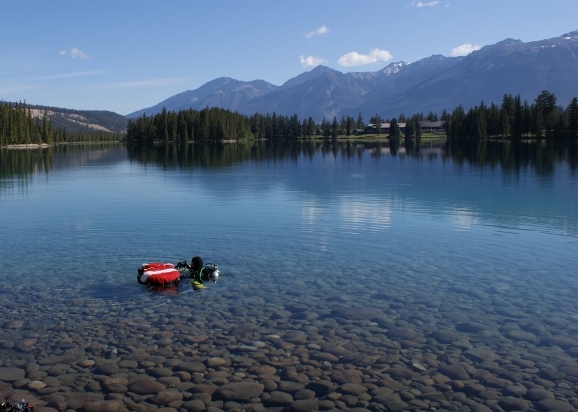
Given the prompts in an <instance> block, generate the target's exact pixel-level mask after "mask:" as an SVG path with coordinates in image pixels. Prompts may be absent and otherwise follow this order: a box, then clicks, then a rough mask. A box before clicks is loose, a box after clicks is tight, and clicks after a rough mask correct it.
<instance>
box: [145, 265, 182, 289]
mask: <svg viewBox="0 0 578 412" xmlns="http://www.w3.org/2000/svg"><path fill="white" fill-rule="evenodd" d="M137 279H138V282H139V283H141V284H143V285H150V286H166V285H175V284H177V283H179V281H180V280H181V272H179V271H178V270H177V269H175V265H173V264H172V263H161V262H151V263H143V264H142V266H141V267H140V269H139V270H138V276H137Z"/></svg>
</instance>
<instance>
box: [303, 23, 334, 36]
mask: <svg viewBox="0 0 578 412" xmlns="http://www.w3.org/2000/svg"><path fill="white" fill-rule="evenodd" d="M330 31H331V30H329V28H328V27H327V26H326V25H323V26H321V27H319V28H318V29H315V30H313V31H310V32H308V33H305V34H304V35H303V36H305V38H306V39H310V38H311V37H313V36H320V35H323V34H327V33H329V32H330Z"/></svg>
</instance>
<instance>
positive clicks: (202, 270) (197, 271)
mask: <svg viewBox="0 0 578 412" xmlns="http://www.w3.org/2000/svg"><path fill="white" fill-rule="evenodd" d="M175 269H178V270H181V269H187V270H188V271H189V277H190V278H191V285H193V288H194V289H203V288H204V287H205V286H204V285H203V282H204V281H210V282H212V283H216V282H217V280H219V275H220V274H221V272H219V266H218V265H215V264H214V263H207V264H203V259H202V258H201V257H200V256H195V257H194V258H193V259H191V264H190V265H189V264H188V263H187V261H186V260H185V261H182V262H179V263H177V264H176V265H175ZM183 277H185V276H183Z"/></svg>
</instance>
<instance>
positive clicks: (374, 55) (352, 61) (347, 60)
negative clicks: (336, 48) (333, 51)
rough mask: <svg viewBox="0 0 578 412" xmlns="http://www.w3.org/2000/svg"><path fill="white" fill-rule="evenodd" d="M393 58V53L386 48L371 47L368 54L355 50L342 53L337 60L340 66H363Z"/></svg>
mask: <svg viewBox="0 0 578 412" xmlns="http://www.w3.org/2000/svg"><path fill="white" fill-rule="evenodd" d="M391 59H393V55H392V54H391V53H390V52H388V51H387V50H380V49H372V50H371V52H370V53H369V54H360V53H358V52H356V51H353V52H350V53H347V54H344V55H343V56H341V57H340V58H339V60H337V63H338V64H339V65H340V66H344V67H351V66H363V65H366V64H371V63H376V62H386V61H389V60H391Z"/></svg>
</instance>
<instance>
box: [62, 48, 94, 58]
mask: <svg viewBox="0 0 578 412" xmlns="http://www.w3.org/2000/svg"><path fill="white" fill-rule="evenodd" d="M58 54H59V55H61V56H70V57H72V58H73V59H81V60H90V57H89V56H88V54H86V53H85V52H83V51H82V50H80V49H77V48H76V47H73V48H72V49H70V50H60V52H59V53H58Z"/></svg>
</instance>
